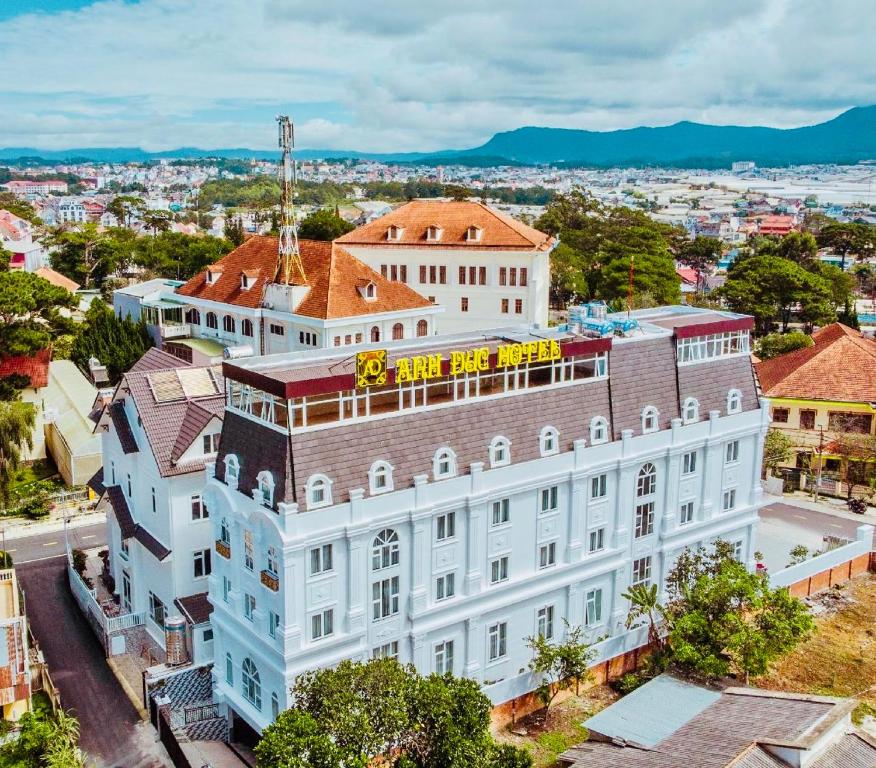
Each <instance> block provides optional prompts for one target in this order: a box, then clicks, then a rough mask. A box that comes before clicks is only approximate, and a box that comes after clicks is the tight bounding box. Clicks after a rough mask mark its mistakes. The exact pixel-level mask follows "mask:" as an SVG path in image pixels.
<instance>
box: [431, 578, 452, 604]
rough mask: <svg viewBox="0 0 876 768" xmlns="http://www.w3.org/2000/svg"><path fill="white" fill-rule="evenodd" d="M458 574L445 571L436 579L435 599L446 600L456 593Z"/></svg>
mask: <svg viewBox="0 0 876 768" xmlns="http://www.w3.org/2000/svg"><path fill="white" fill-rule="evenodd" d="M455 582H456V574H453V573H445V574H444V575H443V576H439V577H438V578H437V579H435V599H436V600H446V599H447V598H448V597H453V596H454V595H455V594H456V583H455Z"/></svg>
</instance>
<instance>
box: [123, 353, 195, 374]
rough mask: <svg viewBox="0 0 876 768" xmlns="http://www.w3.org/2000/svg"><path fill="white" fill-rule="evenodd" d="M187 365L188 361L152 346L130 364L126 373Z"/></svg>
mask: <svg viewBox="0 0 876 768" xmlns="http://www.w3.org/2000/svg"><path fill="white" fill-rule="evenodd" d="M188 365H189V363H187V362H186V361H185V360H180V359H179V358H178V357H176V356H174V355H169V354H168V353H167V352H162V351H161V350H160V349H156V348H155V347H152V348H151V349H147V350H146V353H145V354H144V355H143V357H141V358H140V359H139V360H138V361H137V362H136V363H134V365H132V366H131V369H130V370H129V371H128V373H137V372H139V371H163V370H166V369H167V368H186V367H188Z"/></svg>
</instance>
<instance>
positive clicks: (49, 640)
mask: <svg viewBox="0 0 876 768" xmlns="http://www.w3.org/2000/svg"><path fill="white" fill-rule="evenodd" d="M64 564H65V560H64V558H63V557H56V558H51V559H44V560H38V561H33V562H30V563H25V564H23V565H17V567H16V571H17V573H18V579H19V583H20V584H21V587H22V589H23V590H24V593H25V603H26V610H27V616H28V620H29V621H30V626H31V629H32V631H33V634H34V635H35V637H36V638H37V641H38V642H39V645H40V648H41V649H42V651H43V653H44V655H45V657H46V661H47V662H48V665H49V673H50V674H51V676H52V680H53V681H54V682H55V685H56V686H57V687H58V689H59V691H60V693H61V704H62V705H63V706H64V708H65V709H69V710H72V711H73V713H74V714H75V715H76V717H78V718H79V724H80V730H81V739H80V743H81V746H82V749H83V750H85V752H86V753H88V755H89V756H90V757H91V764H92V765H95V766H99V767H100V768H165V767H166V766H170V765H171V763H170V761H169V760H168V758H167V753H166V752H165V751H164V747H163V746H162V745H161V744H160V743H159V742H157V736H156V733H155V730H154V729H153V728H152V726H151V725H150V724H149V723H144V722H143V721H142V720H140V717H139V716H138V715H137V711H136V710H135V709H134V706H133V705H132V704H131V702H130V701H129V700H128V697H127V696H126V695H125V693H124V691H122V688H121V686H120V685H119V683H118V681H117V680H116V678H115V676H114V675H113V673H112V671H111V670H110V668H109V667H108V666H107V663H106V658H105V657H104V653H103V648H102V646H101V645H100V643H99V642H98V640H97V638H96V637H95V635H94V633H93V632H92V630H91V628H90V627H89V626H88V624H86V622H85V620H84V618H83V617H82V615H81V614H80V612H79V609H78V607H77V606H76V603H75V602H74V601H73V597H72V595H71V594H70V590H69V587H68V586H67V581H66V571H65V567H64Z"/></svg>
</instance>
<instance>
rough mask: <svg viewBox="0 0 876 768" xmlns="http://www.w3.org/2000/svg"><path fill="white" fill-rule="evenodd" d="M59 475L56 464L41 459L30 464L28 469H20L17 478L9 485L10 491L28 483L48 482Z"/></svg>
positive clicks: (16, 474)
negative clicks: (47, 480)
mask: <svg viewBox="0 0 876 768" xmlns="http://www.w3.org/2000/svg"><path fill="white" fill-rule="evenodd" d="M57 474H58V468H57V467H56V466H55V464H54V462H52V461H50V460H48V459H41V460H39V461H34V462H32V463H31V464H28V465H27V466H26V467H20V468H19V469H18V471H17V472H16V473H15V477H14V478H13V480H12V482H11V483H10V484H9V488H10V490H11V489H13V488H17V487H19V486H22V485H27V484H28V483H34V482H36V481H37V480H46V479H48V478H50V477H54V476H55V475H57Z"/></svg>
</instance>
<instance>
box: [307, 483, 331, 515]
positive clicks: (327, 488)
mask: <svg viewBox="0 0 876 768" xmlns="http://www.w3.org/2000/svg"><path fill="white" fill-rule="evenodd" d="M331 503H332V481H331V480H329V479H328V478H327V477H326V476H325V475H312V476H311V477H310V479H309V480H308V481H307V508H308V509H318V508H319V507H328V506H331Z"/></svg>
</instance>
